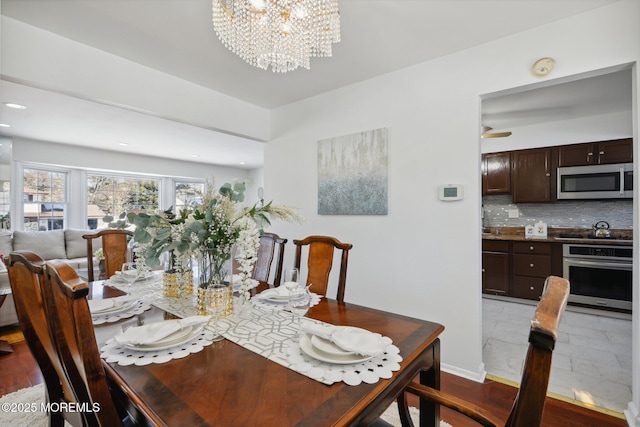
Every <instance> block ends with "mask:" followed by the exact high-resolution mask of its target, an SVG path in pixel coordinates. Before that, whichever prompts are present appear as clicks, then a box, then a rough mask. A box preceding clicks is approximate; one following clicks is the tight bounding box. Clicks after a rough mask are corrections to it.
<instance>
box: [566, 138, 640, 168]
mask: <svg viewBox="0 0 640 427" xmlns="http://www.w3.org/2000/svg"><path fill="white" fill-rule="evenodd" d="M612 163H633V140H632V139H631V138H626V139H617V140H613V141H600V142H589V143H584V144H572V145H564V146H561V147H558V165H559V166H561V167H564V166H585V165H606V164H612Z"/></svg>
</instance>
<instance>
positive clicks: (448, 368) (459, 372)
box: [440, 363, 487, 383]
mask: <svg viewBox="0 0 640 427" xmlns="http://www.w3.org/2000/svg"><path fill="white" fill-rule="evenodd" d="M440 370H441V371H443V372H446V373H447V374H451V375H456V376H458V377H462V378H465V379H468V380H471V381H475V382H477V383H482V382H484V379H485V377H486V375H487V371H485V370H484V363H481V364H480V366H479V367H478V370H477V371H476V372H473V371H468V370H466V369H460V368H458V367H456V366H452V365H447V364H446V363H442V364H441V365H440Z"/></svg>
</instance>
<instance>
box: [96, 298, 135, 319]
mask: <svg viewBox="0 0 640 427" xmlns="http://www.w3.org/2000/svg"><path fill="white" fill-rule="evenodd" d="M136 299H137V297H136V296H133V295H122V296H119V297H115V298H105V299H91V300H89V311H90V312H91V313H94V314H97V313H100V312H101V311H105V310H109V309H112V308H114V307H118V306H120V305H123V304H126V303H128V302H131V301H134V300H136Z"/></svg>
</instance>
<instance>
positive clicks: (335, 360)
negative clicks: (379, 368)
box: [300, 334, 373, 365]
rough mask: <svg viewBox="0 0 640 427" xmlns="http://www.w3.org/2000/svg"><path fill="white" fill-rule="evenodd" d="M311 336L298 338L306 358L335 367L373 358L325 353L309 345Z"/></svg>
mask: <svg viewBox="0 0 640 427" xmlns="http://www.w3.org/2000/svg"><path fill="white" fill-rule="evenodd" d="M311 337H312V335H311V334H304V335H302V338H300V350H302V352H303V353H304V354H306V355H307V356H311V357H313V358H314V359H317V360H319V361H321V362H326V363H332V364H335V365H352V364H354V363H362V362H366V361H367V360H369V359H371V358H372V357H373V356H362V355H360V354H355V353H353V354H346V355H337V354H330V353H325V352H324V351H322V350H319V349H318V348H316V347H314V346H313V344H311Z"/></svg>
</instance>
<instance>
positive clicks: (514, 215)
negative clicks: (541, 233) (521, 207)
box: [507, 209, 520, 218]
mask: <svg viewBox="0 0 640 427" xmlns="http://www.w3.org/2000/svg"><path fill="white" fill-rule="evenodd" d="M507 213H508V214H509V218H518V217H520V211H518V209H507Z"/></svg>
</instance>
